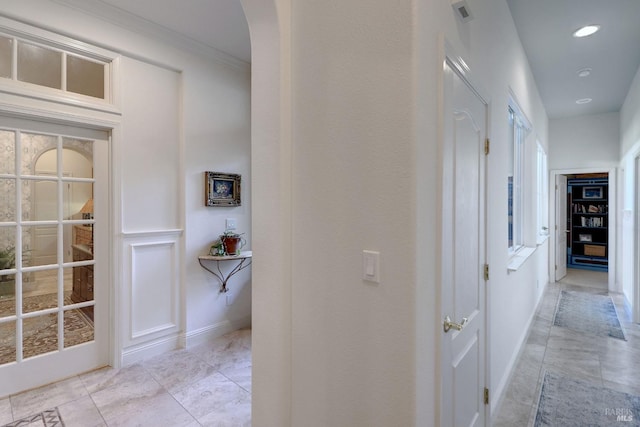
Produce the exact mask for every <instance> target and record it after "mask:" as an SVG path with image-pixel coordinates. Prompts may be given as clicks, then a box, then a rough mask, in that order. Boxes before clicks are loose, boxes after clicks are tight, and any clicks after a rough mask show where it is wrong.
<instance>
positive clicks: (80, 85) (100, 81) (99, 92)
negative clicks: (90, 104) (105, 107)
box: [67, 55, 104, 99]
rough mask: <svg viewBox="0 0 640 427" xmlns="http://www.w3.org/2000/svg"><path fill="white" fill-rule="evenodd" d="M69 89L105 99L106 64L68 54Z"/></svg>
mask: <svg viewBox="0 0 640 427" xmlns="http://www.w3.org/2000/svg"><path fill="white" fill-rule="evenodd" d="M67 90H68V91H69V92H75V93H80V94H82V95H88V96H93V97H95V98H101V99H104V65H103V64H98V63H96V62H91V61H87V60H86V59H82V58H78V57H76V56H71V55H69V56H67Z"/></svg>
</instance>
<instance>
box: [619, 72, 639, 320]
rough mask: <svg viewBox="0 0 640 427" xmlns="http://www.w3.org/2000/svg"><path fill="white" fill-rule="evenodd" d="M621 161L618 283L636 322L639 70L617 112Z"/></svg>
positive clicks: (637, 304)
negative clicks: (619, 269)
mask: <svg viewBox="0 0 640 427" xmlns="http://www.w3.org/2000/svg"><path fill="white" fill-rule="evenodd" d="M620 139H621V147H620V156H621V158H622V160H621V162H620V168H621V169H622V171H621V177H622V180H623V182H622V191H621V198H620V199H621V200H620V201H619V206H620V215H621V221H620V222H619V224H620V234H619V235H620V247H621V249H622V251H621V256H620V258H621V259H620V262H621V266H622V268H621V275H620V279H619V280H620V281H621V283H622V289H623V292H624V295H625V297H626V298H627V301H628V302H629V303H630V304H632V305H633V306H634V308H635V311H634V313H635V320H636V321H640V298H639V297H640V295H638V292H636V290H637V284H636V283H635V282H636V274H637V273H636V271H635V268H634V267H635V266H636V265H637V259H638V253H637V250H638V249H637V248H638V246H637V238H638V237H637V232H638V230H637V226H636V224H637V221H638V218H637V215H638V212H637V206H638V192H639V191H640V189H639V188H638V182H637V179H638V178H637V175H638V174H639V173H640V171H638V168H637V162H636V158H637V157H638V155H640V69H639V70H638V72H637V73H636V76H635V78H634V79H633V82H632V84H631V87H630V89H629V93H628V94H627V98H626V99H625V102H624V104H623V106H622V109H621V110H620Z"/></svg>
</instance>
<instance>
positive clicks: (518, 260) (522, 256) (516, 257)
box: [507, 246, 537, 272]
mask: <svg viewBox="0 0 640 427" xmlns="http://www.w3.org/2000/svg"><path fill="white" fill-rule="evenodd" d="M536 249H537V246H536V247H535V248H531V247H528V246H523V247H521V248H520V249H519V250H518V251H517V252H516V253H514V254H513V255H512V256H511V258H509V263H508V264H507V271H509V272H513V271H518V269H519V268H520V267H522V266H523V265H524V263H525V262H526V261H527V259H529V257H530V256H531V255H533V254H534V252H535V251H536Z"/></svg>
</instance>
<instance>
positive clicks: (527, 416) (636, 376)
mask: <svg viewBox="0 0 640 427" xmlns="http://www.w3.org/2000/svg"><path fill="white" fill-rule="evenodd" d="M606 289H607V274H606V273H599V272H590V271H585V270H573V269H569V270H568V274H567V276H566V277H565V278H564V279H563V280H562V281H560V282H557V283H551V284H548V285H547V289H546V290H545V294H544V296H543V299H542V301H541V302H540V305H539V307H538V310H537V313H536V316H535V319H534V321H533V323H532V325H531V329H530V331H529V335H528V337H527V340H526V343H525V345H524V347H523V349H522V350H521V352H520V356H519V358H518V360H517V362H516V366H515V368H514V370H513V372H512V374H511V378H510V382H509V385H508V386H507V390H506V392H505V395H504V399H503V401H502V402H501V404H500V405H499V407H498V409H497V411H496V413H495V414H494V418H493V419H494V426H500V427H513V426H526V425H529V426H533V425H534V422H535V418H536V412H537V407H538V399H539V396H540V389H541V384H542V381H543V378H544V375H545V372H549V373H552V374H560V375H562V376H564V377H570V378H571V379H575V380H579V381H584V382H586V383H589V384H592V385H596V386H600V387H606V388H608V389H612V390H616V391H619V392H624V393H629V394H633V395H640V372H639V371H638V364H639V363H640V325H637V324H634V323H632V322H631V315H630V313H629V312H628V311H627V310H626V309H625V307H624V303H623V299H622V296H621V295H619V294H611V297H612V299H613V302H614V303H615V306H616V310H617V312H618V317H619V319H620V323H621V326H622V328H623V330H624V333H625V336H626V338H627V341H623V340H619V339H615V338H610V337H598V336H594V335H589V334H585V333H580V332H575V331H572V330H570V329H566V328H561V327H558V326H554V325H553V319H554V314H555V311H556V306H557V303H558V298H559V295H560V292H561V291H563V290H564V291H579V292H585V293H593V294H606ZM595 406H597V405H595V404H594V405H592V407H591V408H589V409H591V410H592V411H601V413H605V411H610V410H611V409H612V408H599V407H595ZM585 409H586V408H585ZM621 409H624V408H621ZM638 417H640V414H637V413H635V414H633V422H624V423H622V424H623V425H639V424H638V422H639V421H640V420H639V419H638ZM612 424H616V419H615V417H613V419H612Z"/></svg>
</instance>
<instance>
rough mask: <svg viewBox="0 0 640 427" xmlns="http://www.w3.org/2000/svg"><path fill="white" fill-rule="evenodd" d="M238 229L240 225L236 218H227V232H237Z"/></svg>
mask: <svg viewBox="0 0 640 427" xmlns="http://www.w3.org/2000/svg"><path fill="white" fill-rule="evenodd" d="M237 227H238V224H237V222H236V219H235V218H227V219H226V220H225V225H224V229H225V230H235V229H236V228H237Z"/></svg>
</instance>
